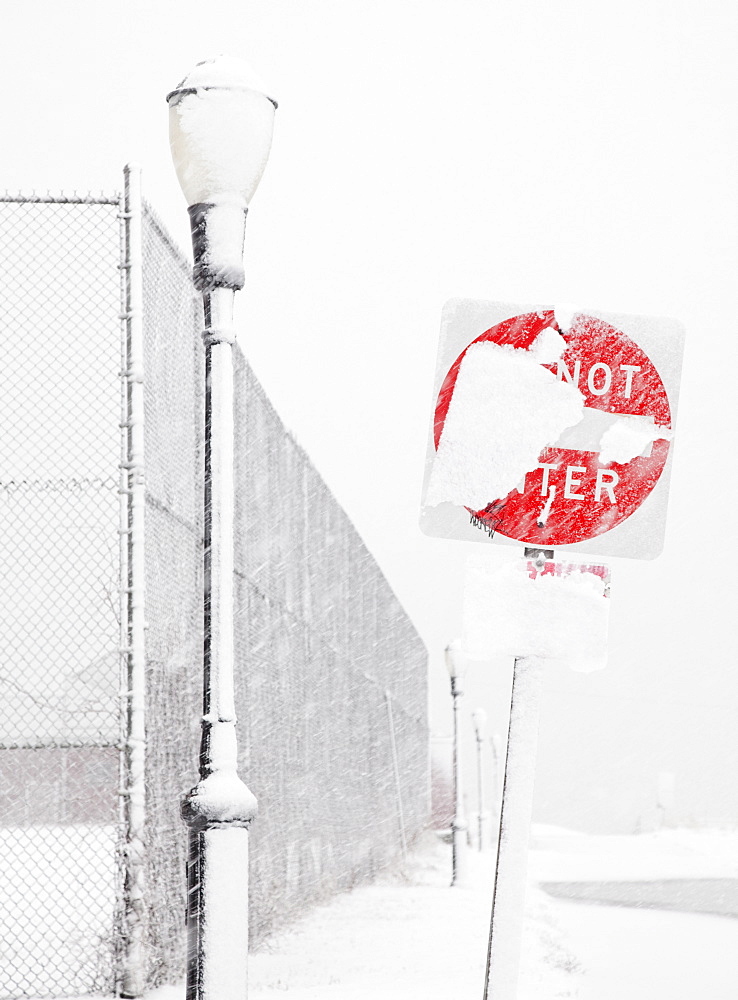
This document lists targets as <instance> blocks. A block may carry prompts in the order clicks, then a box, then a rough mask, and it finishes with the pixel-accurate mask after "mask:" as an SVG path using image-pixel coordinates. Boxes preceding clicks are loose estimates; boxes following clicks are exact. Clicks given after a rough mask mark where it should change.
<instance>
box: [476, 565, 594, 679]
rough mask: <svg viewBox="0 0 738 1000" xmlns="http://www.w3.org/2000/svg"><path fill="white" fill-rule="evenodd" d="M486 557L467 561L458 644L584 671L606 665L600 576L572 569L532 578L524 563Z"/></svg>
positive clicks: (484, 652) (485, 654)
mask: <svg viewBox="0 0 738 1000" xmlns="http://www.w3.org/2000/svg"><path fill="white" fill-rule="evenodd" d="M484 556H487V554H486V553H484V554H480V555H479V556H473V557H471V558H470V559H469V561H468V563H467V575H466V585H465V588H464V612H463V637H462V644H463V648H464V650H465V652H466V653H467V654H468V655H470V656H474V657H480V658H489V657H493V656H540V657H545V658H546V659H549V660H555V661H557V662H559V663H562V664H565V665H567V666H569V667H571V668H572V669H573V670H577V671H580V672H583V673H588V672H590V671H592V670H600V669H602V668H603V667H604V666H605V665H606V663H607V622H608V611H609V603H610V602H609V600H608V598H607V597H606V596H605V593H604V590H605V585H604V582H603V580H602V578H601V577H600V576H597V575H595V574H594V573H591V572H580V571H575V572H571V573H569V574H568V575H561V576H557V575H554V574H550V575H538V576H536V577H535V578H534V579H532V578H531V576H530V573H529V571H528V568H527V565H526V563H525V562H514V563H508V562H506V563H503V564H499V563H498V562H497V561H496V560H495V561H492V560H490V559H489V557H488V556H487V558H484Z"/></svg>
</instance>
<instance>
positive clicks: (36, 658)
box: [0, 196, 429, 997]
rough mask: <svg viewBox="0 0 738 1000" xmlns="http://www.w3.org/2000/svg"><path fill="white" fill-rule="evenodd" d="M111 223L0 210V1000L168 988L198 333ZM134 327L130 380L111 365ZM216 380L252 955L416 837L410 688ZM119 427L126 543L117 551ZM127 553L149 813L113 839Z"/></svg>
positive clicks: (195, 704)
mask: <svg viewBox="0 0 738 1000" xmlns="http://www.w3.org/2000/svg"><path fill="white" fill-rule="evenodd" d="M126 207H127V208H128V211H121V209H123V208H126ZM131 209H132V210H133V211H131ZM135 213H136V205H135V199H134V203H133V204H131V203H129V204H128V205H127V206H125V205H124V203H123V202H122V201H119V200H118V199H117V198H109V199H105V198H100V199H97V200H95V199H76V198H75V199H48V200H47V199H44V200H35V199H22V198H20V196H19V197H18V198H17V199H10V198H8V199H6V200H5V201H0V233H1V234H2V235H3V237H4V245H5V246H11V245H12V246H13V247H14V254H15V256H14V257H13V258H12V259H10V264H9V265H8V266H6V267H5V269H4V272H3V273H2V275H0V278H1V279H2V281H3V284H6V283H7V288H6V289H4V290H3V303H4V315H3V325H4V326H5V332H6V337H5V338H4V339H6V340H7V344H6V345H5V346H4V348H3V351H4V359H3V360H4V364H3V377H4V381H5V382H6V385H5V387H4V389H3V393H2V394H0V411H1V412H0V419H1V420H2V424H3V427H4V428H5V433H4V435H3V448H4V457H3V464H2V466H1V467H0V476H1V477H2V480H1V483H0V503H2V505H3V513H4V515H5V516H4V518H3V527H2V529H0V534H1V536H2V545H3V549H4V553H3V568H4V574H3V577H4V582H3V583H2V584H1V585H0V602H2V618H3V621H4V622H5V623H6V625H5V629H6V634H5V639H6V641H5V642H4V644H3V645H4V650H5V662H4V664H3V666H2V668H1V670H0V696H1V697H2V708H0V711H2V713H3V717H2V722H1V723H0V840H1V841H2V850H1V851H0V857H1V858H2V860H1V861H0V864H1V865H3V866H4V867H5V868H6V869H7V872H6V874H5V875H4V876H0V878H4V882H3V884H2V887H0V900H2V901H0V921H1V922H2V924H3V926H2V928H1V929H0V935H1V936H0V940H1V941H2V944H1V945H0V948H1V954H2V957H3V960H4V961H3V964H4V966H5V967H7V968H9V969H10V976H9V977H8V976H5V977H4V979H3V981H2V984H0V997H19V996H39V997H40V996H51V995H64V994H66V995H69V994H71V993H76V994H81V993H84V992H96V991H104V990H110V989H112V988H113V987H114V986H115V985H118V986H119V987H120V985H121V982H122V981H123V978H124V977H125V975H126V969H127V970H128V975H129V976H130V974H131V963H132V962H133V961H135V959H136V941H137V940H139V939H140V940H141V942H142V945H143V949H142V952H141V959H142V965H143V972H144V975H143V980H144V982H145V984H146V985H147V986H148V987H153V986H155V985H158V984H159V983H163V982H167V981H176V980H177V979H180V978H181V977H182V975H183V972H184V964H185V954H184V945H185V942H184V934H183V926H184V909H185V891H186V885H185V880H184V872H185V865H186V860H187V859H186V854H187V842H186V828H185V826H184V824H183V823H182V821H181V819H180V816H179V800H180V797H181V795H182V793H184V792H185V791H186V790H187V789H188V788H189V787H190V786H191V785H192V784H194V783H195V781H196V779H197V754H198V744H199V715H200V712H201V667H200V663H201V650H202V641H201V639H202V623H201V617H202V616H201V602H202V597H201V569H200V539H201V513H200V511H201V489H202V475H201V466H202V405H203V399H202V347H201V342H200V336H199V334H200V330H201V325H202V317H201V313H200V309H201V307H200V302H199V300H198V298H197V297H196V296H195V295H194V293H193V291H192V288H191V283H190V277H189V273H190V268H189V265H188V264H187V263H186V261H185V260H184V259H183V258H182V257H181V255H180V254H179V252H178V251H177V249H176V248H175V247H174V246H173V245H172V243H171V240H170V239H169V237H168V236H167V234H166V233H165V232H164V230H163V228H162V227H161V225H160V224H159V223H158V221H157V219H156V217H155V216H154V214H153V213H152V212H151V211H150V210H149V209H148V208H146V207H145V206H143V207H142V211H141V217H140V220H137V219H136V218H135ZM132 217H133V218H132ZM139 222H140V233H141V237H140V245H139V243H138V238H139V237H138V232H139V229H137V226H138V223H139ZM139 269H140V270H139ZM136 272H138V278H140V279H141V294H140V296H139V295H138V294H137V292H136V288H135V285H136V279H137V273H136ZM120 275H122V277H123V281H122V285H123V297H122V301H123V308H122V309H121V304H120V303H121V298H120V277H119V276H120ZM131 282H133V285H134V294H133V296H132V295H131ZM121 314H122V322H121ZM139 320H140V334H141V337H142V351H143V357H142V359H139V358H138V357H136V356H135V355H136V345H135V343H134V344H133V347H132V345H131V339H132V336H133V339H134V340H135V337H136V336H138V334H137V333H136V324H137V323H138V322H139ZM121 328H122V334H123V336H122V341H123V364H122V366H121ZM132 350H133V355H134V356H133V357H132V356H131V351H132ZM236 361H237V373H236V407H237V412H236V428H237V430H236V433H237V441H236V477H237V479H236V482H237V487H236V502H237V510H236V518H237V522H236V534H237V538H236V572H235V575H236V657H237V708H238V712H239V720H240V726H239V728H240V748H241V751H240V752H241V762H240V773H241V774H242V775H243V777H244V779H245V780H246V781H247V783H248V785H249V787H250V788H251V789H252V790H253V791H254V793H255V794H256V795H257V797H258V799H259V807H260V811H259V816H258V818H257V820H256V822H255V824H254V825H253V827H252V831H251V847H250V851H251V867H252V875H251V887H252V909H251V914H252V936H253V941H254V942H256V943H258V941H259V940H261V939H263V938H264V937H265V936H266V935H268V934H269V933H270V931H272V930H273V929H275V928H277V927H279V926H280V925H281V924H282V923H283V922H285V921H286V920H288V919H292V918H293V917H295V916H297V915H298V914H299V913H300V912H301V911H303V910H304V909H305V908H306V907H307V906H308V905H309V904H310V903H311V902H314V901H317V900H319V899H321V898H323V897H325V896H326V895H327V894H329V893H331V892H333V891H336V890H339V889H342V888H347V887H349V886H351V885H353V884H355V883H356V882H359V881H362V880H365V879H368V878H371V876H372V874H373V873H374V872H375V871H376V870H377V869H379V868H380V867H381V866H383V865H384V864H386V863H387V862H388V861H389V860H390V859H392V858H393V857H395V856H398V855H399V854H400V853H401V852H402V850H403V849H404V846H405V844H406V843H409V842H411V841H412V839H413V837H414V836H415V835H416V834H417V833H418V831H419V830H420V829H421V828H422V826H423V825H424V823H425V822H426V819H427V813H428V808H429V803H428V754H427V727H426V687H425V685H426V679H425V667H426V661H425V650H424V648H423V646H422V644H421V642H420V640H419V639H418V637H417V635H416V633H415V631H414V629H413V628H412V626H411V624H410V623H409V621H408V619H407V617H406V616H405V614H404V612H403V610H402V608H401V607H400V605H399V604H398V602H397V600H396V598H395V597H394V595H393V593H392V591H391V589H390V588H389V586H388V584H387V582H386V580H385V579H384V577H383V576H382V574H381V572H380V570H379V569H378V567H377V565H376V563H375V562H374V560H373V559H372V557H371V556H370V554H369V553H368V552H367V550H366V548H365V547H364V545H363V543H362V542H361V539H360V538H359V537H358V535H357V534H356V532H355V530H354V529H353V527H352V525H351V523H350V521H349V520H348V518H347V517H346V515H345V514H344V513H343V511H342V510H341V509H340V508H339V507H338V505H337V504H336V502H335V500H334V499H333V498H332V496H331V494H330V492H329V490H328V489H327V487H326V486H325V484H324V483H323V482H322V481H321V479H320V477H319V476H318V474H317V473H316V472H315V470H314V469H313V468H312V466H311V464H310V462H309V460H308V458H307V456H306V455H305V453H304V452H303V451H302V449H301V448H300V447H299V446H298V445H297V444H296V443H295V442H294V440H293V439H292V438H291V437H290V435H289V434H288V433H287V432H286V431H285V429H284V427H283V426H282V424H281V422H280V421H279V418H278V417H277V415H276V413H275V412H274V410H273V408H272V407H271V405H270V404H269V402H268V400H267V399H266V397H265V395H264V393H263V391H262V390H261V388H260V386H259V385H258V382H257V381H256V379H255V377H254V375H253V373H252V372H251V370H250V369H249V367H248V364H247V363H246V362H245V360H244V359H243V356H242V355H240V354H239V353H238V352H237V356H236ZM121 368H122V372H123V403H124V405H123V419H121V402H120V401H121V383H120V378H119V376H120V373H121ZM141 377H143V386H144V391H143V407H142V412H141V413H139V412H138V410H137V406H136V402H135V399H133V397H135V394H136V392H137V390H136V389H135V386H136V385H139V384H140V383H139V381H138V379H139V378H141ZM132 406H133V410H134V411H135V412H133V413H132V412H131V408H132ZM139 420H142V421H143V429H144V451H143V467H144V472H143V481H144V482H145V515H144V521H143V540H142V539H141V538H140V537H139V534H140V533H139V532H138V531H137V530H136V531H133V532H131V530H130V528H131V522H132V519H133V520H134V521H135V515H132V513H131V505H132V504H133V503H135V502H136V501H135V500H132V497H131V494H132V493H133V492H135V489H134V488H135V485H136V484H137V483H139V482H140V472H141V470H140V465H141V456H140V454H138V453H136V454H131V451H132V450H133V451H134V452H135V451H136V448H137V445H136V442H135V438H136V434H135V432H132V430H131V424H135V423H136V422H137V421H139ZM120 424H123V425H124V427H123V429H122V434H123V443H124V451H123V456H124V457H123V462H122V463H121V465H122V466H123V471H122V475H121V476H120V478H119V470H118V468H117V466H118V461H119V459H118V454H119V448H120V444H119V442H120V436H121V428H120V427H119V425H120ZM121 496H122V513H123V518H122V521H120V520H119V513H120V512H119V505H120V503H121ZM121 538H122V539H123V544H122V545H121V544H120V539H121ZM139 544H143V554H144V560H143V570H144V578H145V619H146V639H145V673H146V690H145V700H144V706H145V720H146V737H147V738H146V746H145V785H146V796H145V812H144V815H143V817H142V816H141V814H140V812H139V813H138V814H137V815H136V816H135V817H134V821H135V822H134V825H135V826H136V829H133V830H132V829H131V825H132V813H131V802H133V801H134V800H135V798H136V793H135V788H134V789H133V795H131V794H128V793H129V792H130V791H131V788H132V779H134V780H133V784H134V785H135V773H134V772H135V769H136V766H137V765H136V763H135V761H133V760H132V757H133V756H135V754H136V753H137V751H136V740H135V739H134V740H131V739H130V724H131V716H130V711H129V709H130V705H131V689H132V684H131V681H132V680H133V681H134V684H133V686H134V687H135V676H136V673H135V664H134V663H133V662H132V657H133V659H135V657H136V655H137V653H136V650H135V648H134V649H133V650H132V647H135V641H133V642H132V641H131V635H132V630H131V621H130V619H131V615H132V606H133V605H134V604H135V603H136V599H137V598H135V597H134V598H131V591H132V590H133V591H135V592H137V587H138V586H139V583H138V582H136V581H135V580H134V583H135V586H132V580H131V573H132V572H133V575H134V576H135V571H132V566H133V565H134V564H135V565H137V564H138V563H137V560H138V555H137V554H136V553H135V552H133V547H134V546H137V545H139ZM133 633H135V628H134V629H133ZM134 640H135V634H134ZM121 681H122V683H121ZM133 700H134V702H135V700H136V693H135V692H134V698H133ZM139 759H140V755H139ZM142 818H143V819H144V825H143V828H142V829H139V826H138V824H140V821H141V819H142ZM139 833H142V834H143V836H142V837H141V843H140V844H139ZM132 834H133V836H132ZM141 846H142V847H143V853H140V851H139V848H140V847H141ZM124 884H125V885H126V886H127V889H128V891H127V893H126V892H124ZM137 886H138V887H139V888H141V887H142V888H143V900H144V906H143V908H141V907H139V906H138V904H137V903H136V902H135V897H136V892H137V891H138V890H137V888H136V887H137ZM126 898H127V905H126ZM133 978H134V980H135V976H134V977H133ZM130 981H132V980H130V979H129V982H130Z"/></svg>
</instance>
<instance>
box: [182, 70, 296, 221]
mask: <svg viewBox="0 0 738 1000" xmlns="http://www.w3.org/2000/svg"><path fill="white" fill-rule="evenodd" d="M167 101H168V103H169V142H170V145H171V149H172V159H173V160H174V169H175V170H176V172H177V179H178V180H179V183H180V187H181V188H182V191H183V192H184V196H185V198H186V199H187V204H188V205H197V204H208V205H212V204H218V203H219V202H224V201H227V202H234V203H237V204H239V205H241V206H242V207H243V208H246V207H247V206H248V204H249V202H250V201H251V198H252V197H253V194H254V192H255V191H256V188H257V187H258V185H259V181H260V180H261V176H262V174H263V173H264V168H265V166H266V162H267V158H268V157H269V150H270V148H271V144H272V132H273V129H274V111H275V108H276V107H277V104H276V101H274V99H273V98H271V97H270V96H269V95H268V94H267V92H266V90H265V89H264V87H263V85H262V83H261V81H260V80H259V78H258V77H257V76H256V74H255V73H254V71H253V70H252V69H251V67H250V66H249V65H248V64H247V63H245V62H243V61H242V60H240V59H235V58H233V57H232V56H223V55H221V56H217V57H216V58H215V59H208V60H206V61H205V62H201V63H198V64H197V65H196V66H195V68H194V69H193V70H192V71H191V72H190V73H188V74H187V76H186V77H185V78H184V79H183V80H182V81H181V83H180V84H179V85H178V86H177V87H176V89H175V90H173V91H172V92H171V93H170V94H168V95H167Z"/></svg>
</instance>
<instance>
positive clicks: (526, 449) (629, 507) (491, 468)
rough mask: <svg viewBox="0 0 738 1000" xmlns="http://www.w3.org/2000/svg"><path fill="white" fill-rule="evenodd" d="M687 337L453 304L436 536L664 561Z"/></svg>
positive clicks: (445, 348) (438, 406) (664, 327)
mask: <svg viewBox="0 0 738 1000" xmlns="http://www.w3.org/2000/svg"><path fill="white" fill-rule="evenodd" d="M683 345H684V329H683V327H682V325H681V324H680V323H678V322H676V321H675V320H672V319H666V318H661V317H648V316H627V315H613V314H608V313H604V312H600V311H599V310H590V309H582V310H581V311H580V310H574V309H571V308H570V307H566V308H563V307H539V306H524V305H523V306H521V305H505V304H501V303H496V302H484V301H477V300H471V299H452V300H451V301H449V302H447V303H446V305H445V306H444V309H443V314H442V321H441V338H440V344H439V351H438V362H437V367H436V382H435V388H434V396H433V414H432V419H431V427H430V432H429V440H428V455H427V461H426V474H425V481H424V485H423V501H422V510H421V519H420V524H421V528H422V529H423V531H424V532H425V533H426V534H428V535H435V536H438V537H442V538H454V539H459V540H466V541H482V542H486V541H488V540H492V541H495V542H502V543H507V544H511V543H518V544H519V543H521V542H522V543H524V544H525V545H529V546H541V547H547V548H552V547H557V548H558V547H560V546H566V547H567V548H568V549H572V550H581V551H586V552H588V553H593V554H601V555H615V556H628V557H631V558H639V559H651V558H654V557H655V556H657V555H658V554H659V553H660V552H661V550H662V548H663V536H664V528H665V521H666V502H667V495H668V483H669V475H670V469H671V460H672V452H673V434H674V421H675V418H676V406H677V398H678V390H679V379H680V373H681V363H682V354H683Z"/></svg>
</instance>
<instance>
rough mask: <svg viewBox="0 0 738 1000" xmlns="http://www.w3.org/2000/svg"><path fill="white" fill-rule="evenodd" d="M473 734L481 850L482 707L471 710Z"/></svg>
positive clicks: (482, 798)
mask: <svg viewBox="0 0 738 1000" xmlns="http://www.w3.org/2000/svg"><path fill="white" fill-rule="evenodd" d="M472 721H473V722H474V735H475V736H476V739H477V847H478V849H479V850H480V851H481V850H482V842H483V833H484V786H483V783H482V741H483V739H484V727H485V726H486V725H487V713H486V712H485V711H484V709H483V708H475V709H474V711H473V712H472Z"/></svg>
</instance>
